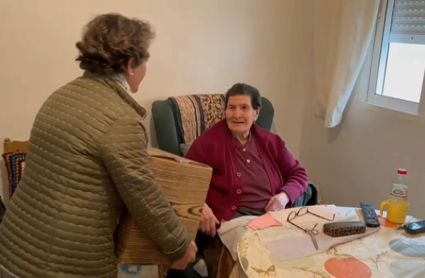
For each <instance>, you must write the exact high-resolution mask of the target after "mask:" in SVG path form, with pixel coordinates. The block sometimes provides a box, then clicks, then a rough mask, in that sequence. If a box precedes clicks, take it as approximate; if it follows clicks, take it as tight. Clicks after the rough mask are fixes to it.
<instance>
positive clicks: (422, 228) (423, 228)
mask: <svg viewBox="0 0 425 278" xmlns="http://www.w3.org/2000/svg"><path fill="white" fill-rule="evenodd" d="M403 228H404V230H405V231H406V233H408V234H411V235H416V234H420V233H424V232H425V220H421V221H416V222H411V223H407V224H406V225H404V226H403Z"/></svg>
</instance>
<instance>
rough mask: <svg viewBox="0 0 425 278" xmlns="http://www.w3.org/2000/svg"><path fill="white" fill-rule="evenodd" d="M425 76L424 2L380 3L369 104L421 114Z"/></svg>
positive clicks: (388, 0)
mask: <svg viewBox="0 0 425 278" xmlns="http://www.w3.org/2000/svg"><path fill="white" fill-rule="evenodd" d="M424 73H425V1H422V0H381V7H380V10H379V14H378V22H377V25H376V31H375V41H374V47H373V56H372V68H371V77H370V81H369V93H368V99H367V101H368V102H369V103H372V104H376V105H380V106H384V107H388V108H392V109H395V110H400V111H404V112H408V113H411V114H418V109H419V103H420V102H421V96H422V95H424V98H422V101H425V94H423V91H424V87H425V86H424Z"/></svg>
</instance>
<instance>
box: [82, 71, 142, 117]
mask: <svg viewBox="0 0 425 278" xmlns="http://www.w3.org/2000/svg"><path fill="white" fill-rule="evenodd" d="M83 76H85V77H89V78H91V79H96V80H97V81H98V82H101V83H104V84H105V85H107V86H108V87H110V88H111V89H112V90H114V91H115V92H116V93H117V94H118V95H119V96H120V97H121V98H122V99H123V100H124V101H125V102H126V103H127V104H128V105H130V107H131V108H133V109H134V110H135V111H136V112H137V113H138V114H139V115H140V116H141V117H142V119H143V120H144V119H145V118H146V116H147V111H146V108H144V107H143V106H141V105H140V104H139V103H138V102H137V101H136V100H134V98H133V97H132V96H130V93H131V92H129V91H128V90H129V89H126V85H124V84H121V82H120V81H119V80H117V79H116V78H113V77H111V76H108V75H96V74H93V73H90V72H87V71H85V72H84V74H83Z"/></svg>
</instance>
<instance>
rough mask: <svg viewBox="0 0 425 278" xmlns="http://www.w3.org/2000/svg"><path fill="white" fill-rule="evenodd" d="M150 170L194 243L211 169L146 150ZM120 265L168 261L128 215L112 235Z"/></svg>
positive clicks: (171, 155)
mask: <svg viewBox="0 0 425 278" xmlns="http://www.w3.org/2000/svg"><path fill="white" fill-rule="evenodd" d="M148 153H149V155H150V163H151V169H152V171H153V173H154V175H155V178H156V180H157V181H158V183H159V184H160V185H161V187H162V189H163V190H164V192H165V194H166V195H167V197H168V200H169V201H170V203H171V204H172V205H173V207H174V209H175V211H176V213H177V215H178V216H179V218H180V221H181V223H182V224H183V225H184V226H185V227H186V229H187V230H188V231H189V233H190V235H191V237H192V238H193V239H195V236H196V232H197V230H198V224H199V217H200V213H201V208H202V206H203V204H204V202H205V198H206V195H207V191H208V187H209V184H210V181H211V175H212V169H211V167H209V166H206V165H203V164H199V163H196V162H193V161H190V160H188V159H185V158H183V157H179V156H176V155H173V154H170V153H166V152H164V151H161V150H158V149H150V150H149V151H148ZM115 248H116V255H117V258H118V261H119V263H120V264H127V265H149V264H159V265H168V264H169V263H170V261H169V260H168V258H167V257H165V255H164V254H163V253H162V252H161V250H160V249H159V248H158V247H157V246H156V245H155V244H154V243H153V242H152V241H151V240H150V239H149V238H147V235H146V234H145V233H144V232H143V231H142V230H141V229H140V228H139V227H137V226H136V224H135V223H134V221H133V220H132V217H131V215H130V214H129V213H128V212H125V213H124V214H123V217H122V218H121V219H120V223H119V225H118V228H117V232H116V234H115Z"/></svg>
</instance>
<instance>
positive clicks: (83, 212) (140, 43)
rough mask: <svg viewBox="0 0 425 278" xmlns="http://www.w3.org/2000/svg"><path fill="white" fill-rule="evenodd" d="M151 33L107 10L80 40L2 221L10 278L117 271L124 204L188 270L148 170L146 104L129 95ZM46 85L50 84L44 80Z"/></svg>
mask: <svg viewBox="0 0 425 278" xmlns="http://www.w3.org/2000/svg"><path fill="white" fill-rule="evenodd" d="M153 38H154V32H153V31H152V29H151V26H150V25H149V24H148V23H147V22H143V21H140V20H137V19H129V18H126V17H124V16H121V15H118V14H105V15H100V16H98V17H96V18H94V19H93V20H92V21H91V22H89V23H88V24H87V26H86V28H85V30H84V32H83V36H82V39H81V41H79V42H78V43H77V45H76V46H77V48H78V50H79V56H78V58H77V61H79V62H80V67H81V68H82V69H83V70H84V74H83V75H82V76H81V77H78V78H77V79H75V80H73V81H71V82H70V83H68V84H65V85H64V86H62V87H61V88H59V89H58V90H56V91H55V92H54V93H53V94H51V95H50V96H49V98H48V99H47V100H46V101H45V102H44V104H43V105H42V107H41V108H40V110H39V112H38V114H37V116H36V119H35V122H34V125H33V128H32V131H31V137H30V141H29V142H30V147H29V153H28V156H27V160H26V167H25V174H24V176H23V177H22V179H21V181H20V183H19V186H18V188H17V190H16V191H15V193H14V195H13V198H12V199H11V202H10V205H9V207H8V209H7V211H6V214H5V216H4V218H3V221H2V223H1V225H0V267H1V269H3V271H5V272H6V273H9V274H11V275H12V276H14V277H89V276H90V277H116V275H117V273H116V272H117V265H116V258H115V254H114V240H113V235H114V232H115V229H116V227H117V223H118V220H119V218H120V216H121V213H122V211H123V209H124V207H125V206H126V207H127V208H128V209H129V211H130V213H131V214H132V216H133V217H134V219H135V221H136V222H137V223H138V224H139V226H140V227H141V228H142V229H144V230H145V232H146V233H147V234H148V236H149V237H150V238H151V239H152V240H153V241H154V242H155V243H156V244H157V245H158V246H159V247H160V248H161V249H162V251H163V252H164V254H166V255H167V256H168V257H169V258H170V260H171V261H172V262H173V264H172V268H177V269H184V268H185V267H186V265H187V264H188V263H189V262H191V261H193V260H194V258H195V253H196V251H197V249H196V245H195V244H194V243H193V242H192V241H191V240H190V236H189V234H188V233H187V231H186V229H185V228H184V227H183V226H182V225H181V224H180V222H179V220H178V218H177V215H176V214H175V212H174V210H173V209H172V207H171V206H170V204H169V202H168V200H167V198H166V196H165V195H164V193H163V191H162V190H161V188H160V185H159V184H158V183H156V181H155V179H154V176H153V174H152V172H151V169H150V167H149V158H148V154H147V149H146V148H147V140H148V138H147V134H146V130H145V128H144V126H143V124H142V120H143V118H144V117H145V116H146V110H145V109H144V108H143V107H141V106H140V105H139V104H138V103H137V102H136V101H134V100H133V98H132V97H131V96H130V94H131V93H135V92H137V91H138V88H139V84H140V83H141V82H142V80H143V78H144V77H145V74H146V63H147V60H148V58H149V52H148V47H149V44H150V42H151V40H152V39H153ZM46 82H49V80H48V77H47V78H46Z"/></svg>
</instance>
